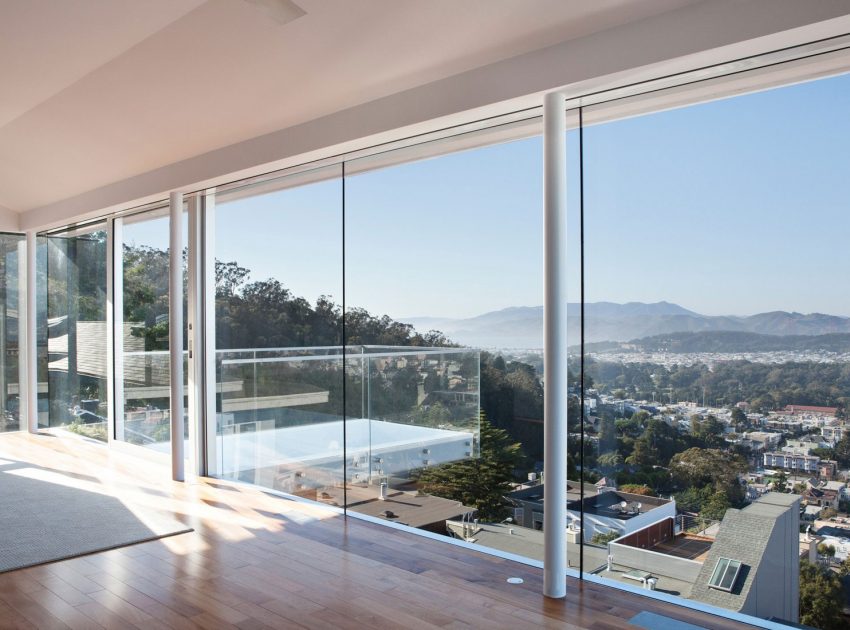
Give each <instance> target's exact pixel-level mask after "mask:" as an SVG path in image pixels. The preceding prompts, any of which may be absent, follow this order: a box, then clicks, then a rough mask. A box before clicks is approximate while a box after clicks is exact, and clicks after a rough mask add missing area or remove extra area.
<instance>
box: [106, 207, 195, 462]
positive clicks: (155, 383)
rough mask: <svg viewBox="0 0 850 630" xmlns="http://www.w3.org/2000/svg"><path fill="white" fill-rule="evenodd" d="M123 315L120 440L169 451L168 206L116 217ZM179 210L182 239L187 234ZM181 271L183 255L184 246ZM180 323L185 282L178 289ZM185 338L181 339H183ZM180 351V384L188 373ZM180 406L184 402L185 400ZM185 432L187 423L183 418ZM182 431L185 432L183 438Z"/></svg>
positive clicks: (118, 427)
mask: <svg viewBox="0 0 850 630" xmlns="http://www.w3.org/2000/svg"><path fill="white" fill-rule="evenodd" d="M121 221H122V222H123V225H122V226H121V227H120V230H116V232H117V233H120V234H121V235H122V238H121V242H120V243H118V244H116V247H120V248H121V252H122V269H121V273H122V281H121V285H122V288H123V291H122V294H123V314H122V320H121V336H120V341H117V342H116V343H117V345H118V351H119V352H121V358H122V367H123V375H124V378H123V405H121V407H120V409H119V413H118V414H117V416H118V419H117V422H116V424H117V426H116V437H117V439H119V440H122V441H126V442H129V443H130V444H136V445H139V446H145V447H148V448H152V449H154V450H157V451H161V452H168V444H169V443H170V441H171V409H170V404H171V403H170V401H171V390H170V380H169V379H170V365H171V359H170V354H169V337H168V323H169V319H168V318H169V295H168V278H169V269H170V263H169V255H170V254H169V224H170V219H169V216H168V211H167V209H163V210H157V211H152V212H147V213H143V214H139V215H134V216H132V217H126V218H124V219H121ZM185 221H186V219H185V215H184V228H183V234H184V242H185V237H186V234H187V232H186V226H185ZM183 261H184V274H185V264H186V256H185V250H184V256H183ZM183 310H184V322H185V321H186V318H185V311H186V287H185V282H184V294H183ZM184 339H185V331H184ZM184 343H185V341H184ZM186 359H187V353H186V352H185V351H184V386H185V384H186V379H187V378H188V370H187V369H186V365H185V361H186ZM184 409H185V401H184ZM186 430H187V431H188V422H187V423H186ZM185 437H186V436H184V439H185Z"/></svg>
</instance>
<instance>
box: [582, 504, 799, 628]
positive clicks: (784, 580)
mask: <svg viewBox="0 0 850 630" xmlns="http://www.w3.org/2000/svg"><path fill="white" fill-rule="evenodd" d="M608 553H609V554H610V555H611V556H612V564H611V570H608V567H607V566H603V567H601V568H600V569H597V570H596V571H595V573H597V574H598V575H600V576H602V577H605V578H611V579H615V580H618V581H620V582H624V583H631V584H635V582H639V583H641V584H643V585H644V587H645V588H652V589H654V590H660V591H663V592H666V593H675V594H676V595H679V596H682V597H686V598H688V599H692V600H698V601H700V602H703V603H705V604H710V605H712V606H719V607H721V608H726V609H729V610H734V611H736V612H741V613H744V614H748V615H755V616H757V617H762V618H768V619H769V618H775V619H781V620H785V621H790V622H793V623H796V622H797V621H798V620H799V594H800V591H799V588H800V587H799V575H800V569H799V556H800V497H799V496H798V495H793V494H783V493H778V492H771V493H768V494H766V495H765V496H763V497H761V498H760V499H758V500H756V501H754V502H753V503H751V504H750V505H748V506H747V507H745V508H744V509H742V510H736V509H730V510H727V511H726V515H725V516H724V518H723V521H722V522H721V523H720V527H719V528H718V530H717V533H716V535H715V536H714V537H713V538H712V537H710V536H694V535H690V534H684V535H683V534H677V533H676V530H675V526H674V522H673V520H672V519H662V520H659V521H657V522H655V523H653V524H652V525H650V526H648V527H645V528H643V529H641V530H639V531H636V532H634V533H632V534H630V535H627V536H623V537H622V538H620V539H618V540H615V541H613V542H612V543H610V544H609V545H608Z"/></svg>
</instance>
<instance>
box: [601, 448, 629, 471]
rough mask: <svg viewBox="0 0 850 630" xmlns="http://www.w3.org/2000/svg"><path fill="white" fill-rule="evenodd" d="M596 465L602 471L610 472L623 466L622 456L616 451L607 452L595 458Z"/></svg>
mask: <svg viewBox="0 0 850 630" xmlns="http://www.w3.org/2000/svg"><path fill="white" fill-rule="evenodd" d="M596 464H597V466H599V468H601V469H602V470H603V471H605V472H610V471H613V470H616V469H618V468H619V467H620V466H622V465H623V456H622V455H620V454H619V453H618V452H617V451H607V452H605V453H602V454H601V455H600V456H599V457H598V458H597V460H596Z"/></svg>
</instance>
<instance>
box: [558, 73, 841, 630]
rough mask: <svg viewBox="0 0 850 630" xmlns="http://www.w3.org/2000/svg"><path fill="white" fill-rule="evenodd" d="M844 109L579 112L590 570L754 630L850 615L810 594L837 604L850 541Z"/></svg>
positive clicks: (818, 98)
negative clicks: (735, 618) (825, 594)
mask: <svg viewBox="0 0 850 630" xmlns="http://www.w3.org/2000/svg"><path fill="white" fill-rule="evenodd" d="M664 96H665V95H664V94H663V93H662V94H658V95H656V98H657V99H658V100H659V102H661V101H663V99H664ZM644 100H645V99H644ZM628 105H629V103H628V102H620V103H617V106H618V107H626V108H628ZM849 106H850V76H846V75H845V76H840V77H835V78H829V79H823V80H819V81H816V82H812V83H806V84H801V85H795V86H790V87H784V88H781V89H774V90H769V91H764V92H759V93H754V94H748V95H744V96H738V97H735V98H729V99H725V100H718V101H712V102H707V103H702V104H697V105H691V106H688V107H682V108H679V109H674V110H670V111H662V112H658V113H653V114H650V115H643V116H637V117H631V118H625V119H620V120H614V121H610V122H605V118H606V117H608V113H609V111H610V108H609V106H607V105H600V106H598V107H591V108H587V109H585V111H584V116H585V120H587V121H588V122H589V123H591V124H589V125H586V127H585V129H584V130H583V140H584V142H583V147H582V149H583V161H584V165H583V166H584V208H585V211H584V219H585V227H584V258H583V265H584V276H585V287H586V295H585V303H584V313H585V320H584V340H585V346H584V365H585V370H584V378H585V389H584V391H583V392H582V393H583V398H584V403H585V411H586V422H585V425H586V428H587V431H586V438H585V441H586V442H587V443H589V444H591V445H592V448H590V449H589V450H588V454H589V458H587V459H586V464H587V466H586V470H585V472H584V478H585V481H588V482H595V483H596V485H597V486H598V490H599V492H598V493H594V495H593V496H591V497H589V498H586V499H585V501H584V505H583V508H584V510H583V511H584V523H583V537H584V541H585V547H584V558H585V564H584V566H585V570H586V571H588V572H590V573H592V574H595V575H598V576H600V577H603V578H605V579H606V580H615V581H618V582H621V583H623V584H629V585H636V584H637V585H642V586H644V587H645V588H651V589H655V590H656V591H660V592H663V593H667V594H671V595H676V596H679V597H682V598H686V599H688V600H691V601H694V602H700V603H705V604H711V605H713V606H718V607H721V608H724V609H727V610H732V611H736V612H742V613H746V614H750V615H754V616H757V617H761V618H771V617H773V618H776V619H782V620H787V621H793V622H797V621H802V622H803V623H805V624H813V625H820V624H821V623H823V622H824V621H823V620H824V619H828V616H826V615H827V614H830V613H828V609H829V608H830V607H832V609H833V610H834V608H835V606H836V605H838V606H839V608H840V606H841V603H840V602H835V601H832V602H829V601H827V602H816V603H813V593H812V588H815V587H813V586H812V585H811V584H812V580H820V582H819V584H820V585H821V586H819V587H817V588H819V589H820V590H821V591H825V590H827V589H829V588H832V587H835V588H833V590H832V591H829V592H832V593H841V592H842V587H841V586H840V583H838V569H837V565H838V563H839V562H840V560H843V559H844V557H845V556H846V555H847V549H845V547H846V545H845V543H844V540H846V537H847V536H848V534H850V529H845V528H844V525H843V521H844V517H846V516H847V511H848V504H847V502H846V501H845V498H846V496H847V494H846V486H845V483H844V479H843V477H842V476H841V475H840V474H839V471H840V470H841V469H846V468H847V467H848V466H850V460H848V459H847V455H848V453H849V452H850V451H848V450H847V444H848V437H847V433H846V428H847V425H846V409H847V403H848V401H850V346H848V342H850V318H848V316H850V301H848V297H847V292H846V290H845V285H846V274H847V270H848V269H850V248H848V247H847V237H848V234H850V219H849V218H848V216H850V215H848V209H850V202H848V200H849V199H850V195H848V192H850V189H848V181H850V180H848V178H847V176H846V173H847V172H848V169H849V168H850V158H848V154H847V151H846V147H847V146H848V142H850V121H849V120H848V118H847V115H846V113H847V111H848V107H849ZM578 323H579V322H578V320H577V321H576V324H578ZM574 332H575V333H577V332H578V330H577V329H575V331H574ZM579 358H580V357H579V355H578V354H577V353H574V354H573V356H572V368H573V370H575V371H576V372H578V371H579V369H580V367H579V361H578V360H579ZM576 506H578V504H576ZM573 513H574V510H573V509H572V508H571V514H573ZM839 514H843V515H844V517H839V518H836V517H837V516H839ZM801 534H802V535H801ZM815 534H816V535H817V536H815ZM842 539H843V540H842ZM823 545H826V547H823ZM801 556H802V557H803V558H805V560H804V561H803V562H802V564H800V557H801ZM733 568H734V569H735V570H732V569H733ZM830 584H831V585H832V586H829V585H830ZM836 585H837V586H836ZM831 597H833V599H834V596H831ZM829 627H832V626H829Z"/></svg>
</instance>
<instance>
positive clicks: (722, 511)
mask: <svg viewBox="0 0 850 630" xmlns="http://www.w3.org/2000/svg"><path fill="white" fill-rule="evenodd" d="M731 507H732V505H731V504H730V503H729V497H727V496H726V493H725V492H722V491H721V492H715V493H714V494H712V495H711V498H710V499H709V500H708V501H707V502H706V503H705V505H703V508H702V511H701V512H700V514H701V515H702V516H704V517H705V518H708V519H711V520H715V521H722V520H723V517H724V516H725V515H726V510H728V509H729V508H731Z"/></svg>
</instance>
